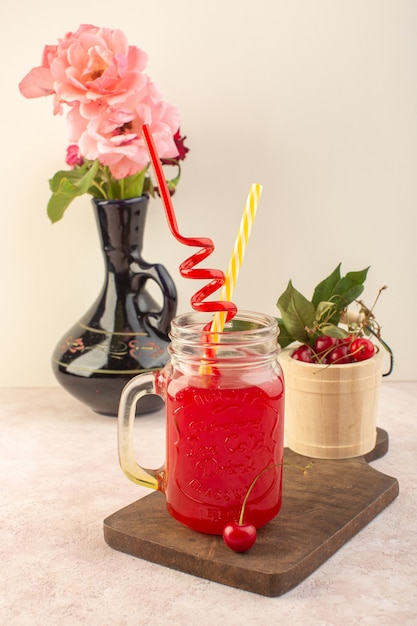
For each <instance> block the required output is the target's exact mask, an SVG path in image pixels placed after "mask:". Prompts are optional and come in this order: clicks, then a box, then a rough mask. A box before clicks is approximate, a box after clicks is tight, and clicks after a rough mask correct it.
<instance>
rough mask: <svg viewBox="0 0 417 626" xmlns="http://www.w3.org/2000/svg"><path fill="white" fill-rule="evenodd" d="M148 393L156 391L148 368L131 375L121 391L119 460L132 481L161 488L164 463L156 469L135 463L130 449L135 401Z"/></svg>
mask: <svg viewBox="0 0 417 626" xmlns="http://www.w3.org/2000/svg"><path fill="white" fill-rule="evenodd" d="M148 394H156V395H160V394H158V392H157V390H156V374H155V373H152V372H149V373H147V372H146V373H143V374H139V375H138V376H135V378H133V379H132V380H131V381H129V382H128V383H127V385H126V386H125V387H124V389H123V391H122V394H121V396H120V403H119V416H118V448H119V462H120V467H121V468H122V470H123V472H124V473H125V474H126V476H127V477H128V478H129V480H131V481H132V482H134V483H136V484H138V485H142V486H143V487H149V488H150V489H157V490H159V491H164V475H165V465H162V466H161V467H160V468H159V469H148V468H144V467H142V466H141V465H139V464H138V463H137V461H136V458H135V453H134V449H133V427H134V424H135V417H136V404H137V402H138V401H139V400H140V398H142V397H143V396H145V395H148Z"/></svg>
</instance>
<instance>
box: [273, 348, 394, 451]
mask: <svg viewBox="0 0 417 626" xmlns="http://www.w3.org/2000/svg"><path fill="white" fill-rule="evenodd" d="M293 350H294V348H291V349H285V350H283V351H282V352H281V353H280V356H279V361H280V363H281V367H282V370H283V372H284V380H285V439H286V445H287V446H288V447H289V448H290V449H291V450H293V452H297V453H298V454H302V455H304V456H308V457H312V458H317V459H349V458H352V457H357V456H362V455H363V454H366V453H367V452H370V451H371V450H373V448H374V447H375V443H376V417H377V410H378V399H379V388H380V384H381V380H382V363H383V355H382V354H381V351H378V352H377V353H376V354H375V355H374V356H373V357H372V358H371V359H368V360H366V361H361V362H359V363H346V364H344V365H334V364H332V365H330V366H326V365H316V364H313V363H303V362H301V361H296V360H295V359H292V358H291V356H290V354H291V352H292V351H293Z"/></svg>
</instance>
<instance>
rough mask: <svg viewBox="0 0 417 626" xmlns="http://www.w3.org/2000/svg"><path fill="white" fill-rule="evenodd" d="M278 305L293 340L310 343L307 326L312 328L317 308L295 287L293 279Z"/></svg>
mask: <svg viewBox="0 0 417 626" xmlns="http://www.w3.org/2000/svg"><path fill="white" fill-rule="evenodd" d="M277 306H278V308H279V310H280V311H281V317H282V320H283V323H284V325H285V327H286V329H287V331H288V333H289V334H290V335H291V337H293V340H295V341H300V342H301V343H309V342H310V336H309V334H308V333H307V331H306V328H311V327H312V326H313V324H314V320H315V318H316V310H315V308H314V306H313V304H312V303H311V302H309V301H308V300H307V298H305V297H304V296H303V295H302V294H301V293H300V292H299V291H297V289H295V287H294V286H293V284H292V282H291V280H290V281H289V283H288V286H287V288H286V290H285V291H284V293H283V294H282V295H281V296H280V298H279V299H278V302H277Z"/></svg>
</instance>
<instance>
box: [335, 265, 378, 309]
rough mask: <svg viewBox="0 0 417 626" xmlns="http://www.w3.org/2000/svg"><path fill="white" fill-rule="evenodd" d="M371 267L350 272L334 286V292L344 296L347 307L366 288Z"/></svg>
mask: <svg viewBox="0 0 417 626" xmlns="http://www.w3.org/2000/svg"><path fill="white" fill-rule="evenodd" d="M369 267H370V266H368V267H366V268H365V269H364V270H360V271H358V272H348V273H347V274H346V276H343V278H341V279H340V280H339V281H338V282H337V284H336V285H335V287H334V294H337V295H338V296H343V298H344V299H345V305H344V306H345V307H346V306H347V305H348V304H350V303H351V302H353V301H354V300H355V299H356V298H357V297H358V296H359V295H360V294H361V293H362V291H363V290H364V284H363V283H364V282H365V280H366V276H367V274H368V270H369Z"/></svg>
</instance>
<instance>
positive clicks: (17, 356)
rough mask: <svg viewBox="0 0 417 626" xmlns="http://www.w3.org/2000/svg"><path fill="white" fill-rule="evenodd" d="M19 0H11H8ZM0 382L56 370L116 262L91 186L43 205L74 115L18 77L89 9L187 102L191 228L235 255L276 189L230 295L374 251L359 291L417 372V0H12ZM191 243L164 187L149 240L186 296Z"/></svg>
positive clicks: (416, 375) (250, 295)
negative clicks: (57, 207)
mask: <svg viewBox="0 0 417 626" xmlns="http://www.w3.org/2000/svg"><path fill="white" fill-rule="evenodd" d="M6 4H7V7H6V6H5V5H6ZM0 17H1V23H2V37H1V39H0V46H1V48H2V54H1V57H0V58H1V82H2V91H1V94H2V96H1V99H2V106H1V115H0V125H1V138H2V144H1V149H0V165H1V182H2V185H1V187H2V194H1V226H2V228H1V245H0V268H1V269H0V272H1V273H0V277H1V296H2V297H1V306H0V328H1V337H2V340H1V351H0V355H1V357H0V358H1V363H0V368H1V369H0V372H1V379H0V385H2V386H15V385H16V386H21V385H25V386H32V385H53V384H55V381H54V378H53V375H52V373H51V369H50V356H51V353H52V350H53V348H54V346H55V344H56V343H57V341H58V340H59V339H60V338H61V336H62V335H63V334H64V333H65V332H66V330H67V329H68V328H69V327H70V326H71V325H72V324H73V323H74V322H75V321H77V319H78V318H79V316H80V315H81V314H82V313H84V312H85V310H86V309H87V308H89V306H90V304H91V303H92V302H93V300H94V299H95V297H96V295H97V294H98V292H99V290H100V287H101V283H102V279H103V261H102V258H101V252H100V250H99V244H98V235H97V232H96V226H95V222H94V218H93V213H92V208H91V201H90V197H89V196H84V197H83V198H81V199H78V200H77V201H76V202H75V203H74V204H73V205H72V206H71V207H70V208H69V209H68V212H67V214H66V215H65V217H64V219H63V220H62V221H61V222H59V223H58V224H55V225H53V226H52V225H51V224H50V223H49V221H48V218H47V216H46V205H47V201H48V198H49V187H48V179H49V178H50V177H51V176H52V175H53V174H54V173H55V171H57V170H58V169H61V168H63V167H64V166H65V164H64V155H65V149H66V146H67V135H66V123H65V119H64V118H61V117H55V118H54V117H53V115H52V101H51V99H48V98H43V99H38V100H26V99H25V98H23V97H22V96H21V95H20V93H19V91H18V88H17V85H18V83H19V81H20V80H21V78H22V77H23V76H24V75H25V74H26V73H27V72H28V71H29V70H30V69H31V68H32V67H33V66H35V65H39V64H40V60H41V53H42V49H43V46H44V45H45V44H47V43H48V44H55V43H56V40H57V38H58V37H61V36H63V35H64V34H65V33H66V32H67V31H74V30H76V29H77V28H78V26H79V24H80V23H91V24H94V25H96V26H107V27H111V28H121V29H122V30H124V31H125V33H126V34H127V36H128V38H129V42H130V43H131V44H133V45H137V46H139V47H140V48H142V49H144V50H145V51H146V52H147V53H148V54H149V64H148V70H147V71H148V74H149V75H150V76H151V77H152V79H153V80H154V81H155V82H156V84H157V85H158V87H159V88H160V89H161V91H162V92H163V94H164V95H165V98H166V99H167V100H168V101H170V102H172V103H173V104H175V105H176V106H177V107H178V108H179V111H180V114H181V118H182V131H183V133H184V134H186V135H187V137H188V140H187V144H188V146H189V148H190V153H189V157H188V159H187V161H186V162H185V164H184V169H183V178H182V181H181V183H180V187H179V191H178V193H177V194H176V196H175V197H174V204H175V207H176V212H177V218H178V223H179V226H180V230H181V231H182V233H183V234H184V235H185V236H208V237H212V238H213V239H214V242H215V245H216V250H215V253H214V254H213V255H212V256H211V257H210V259H209V263H206V265H207V266H211V267H218V268H221V269H226V266H227V263H228V259H229V256H230V253H231V249H232V246H233V241H234V238H235V234H236V231H237V227H238V224H239V221H240V217H241V214H242V210H243V207H244V203H245V200H246V196H247V193H248V190H249V186H250V184H251V183H252V182H259V183H261V184H263V186H264V191H263V195H262V200H261V204H260V206H259V210H258V215H257V218H256V221H255V225H254V228H253V231H252V235H251V240H250V244H249V248H248V251H247V253H246V256H245V261H244V265H243V267H242V270H241V274H240V277H239V281H238V285H237V288H236V291H235V297H234V300H235V302H236V304H237V305H238V307H239V308H242V309H243V308H245V309H253V310H258V311H263V312H264V313H269V314H272V315H278V310H277V309H276V300H277V298H278V296H279V295H280V294H281V292H282V291H283V290H284V289H285V287H286V285H287V282H288V280H289V278H292V279H293V282H294V284H295V286H296V287H297V288H298V289H299V290H300V291H302V292H303V293H305V295H307V296H310V295H311V292H312V289H313V287H314V286H315V285H316V283H317V282H319V281H320V280H321V279H322V278H324V277H325V276H327V275H328V274H329V273H330V272H331V271H332V270H333V269H334V268H335V266H336V265H337V264H338V263H339V262H342V269H343V270H344V271H350V270H358V269H362V268H364V267H366V266H368V265H370V266H371V269H370V272H369V278H368V280H367V287H366V290H365V292H364V294H363V299H364V300H365V301H366V302H367V303H368V304H371V303H372V302H373V299H374V297H375V295H376V292H377V290H378V288H379V287H381V286H382V285H384V284H386V285H388V289H387V290H386V291H385V292H384V293H383V296H382V297H381V299H380V302H379V303H378V306H377V308H376V311H375V312H376V317H377V319H378V320H379V321H380V323H381V324H382V326H383V336H384V338H385V339H386V341H387V342H388V343H389V344H390V345H391V346H392V348H393V350H394V352H395V354H396V361H397V365H396V369H395V372H394V374H393V376H392V378H393V379H396V380H416V379H417V358H416V347H417V342H416V339H415V337H416V332H417V329H416V321H415V320H416V311H417V297H416V273H417V272H416V270H417V253H416V247H417V246H416V243H417V242H416V238H417V228H416V226H417V219H416V200H417V171H416V166H417V73H416V69H417V68H416V65H417V36H416V33H417V2H416V1H415V0H408V1H407V0H349V1H347V0H291V1H288V0H258V2H253V0H250V1H249V0H210V1H207V0H195V1H191V0H175V2H173V1H172V0H158V1H157V2H156V1H150V0H146V1H144V0H132V1H130V0H118V2H117V3H110V2H103V1H102V0H100V1H98V0H89V1H88V2H85V0H72V1H71V2H70V3H62V2H61V3H58V2H56V1H52V0H39V2H29V1H27V2H18V1H16V2H13V3H2V7H1V9H0ZM193 250H194V249H190V248H184V246H181V245H180V244H178V243H177V242H176V241H175V240H174V238H173V237H172V236H171V234H170V233H169V231H168V227H167V224H166V220H165V215H164V211H163V207H162V205H161V203H160V201H158V200H154V201H152V202H151V207H150V210H149V217H148V222H147V231H146V236H145V249H144V256H145V258H146V260H148V261H150V262H157V261H159V262H162V263H164V264H165V265H166V267H167V268H168V270H169V271H170V273H171V275H172V276H173V278H174V280H175V282H176V285H177V288H178V291H179V307H178V310H179V312H184V311H186V310H189V308H190V304H189V300H190V296H191V295H192V293H194V292H195V291H196V290H197V288H199V287H200V286H201V283H200V282H199V281H198V283H197V281H190V280H186V279H183V278H181V277H180V276H179V274H178V265H179V263H180V262H181V261H182V260H184V259H185V257H186V256H188V255H189V254H190V253H192V252H193Z"/></svg>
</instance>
